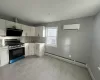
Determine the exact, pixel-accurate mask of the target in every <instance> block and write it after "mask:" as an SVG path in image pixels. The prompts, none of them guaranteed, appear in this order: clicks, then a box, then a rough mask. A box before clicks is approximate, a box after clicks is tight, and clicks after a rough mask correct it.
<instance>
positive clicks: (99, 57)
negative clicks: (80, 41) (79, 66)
mask: <svg viewBox="0 0 100 80" xmlns="http://www.w3.org/2000/svg"><path fill="white" fill-rule="evenodd" d="M99 65H100V13H99V14H97V15H96V17H95V20H94V29H93V45H92V54H91V57H90V62H89V67H90V68H91V70H92V72H93V75H94V77H95V80H100V71H99V70H98V68H97V67H98V66H99Z"/></svg>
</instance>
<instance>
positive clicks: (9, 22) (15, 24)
mask: <svg viewBox="0 0 100 80" xmlns="http://www.w3.org/2000/svg"><path fill="white" fill-rule="evenodd" d="M13 26H16V29H22V24H19V23H15V22H12V21H7V20H6V28H13Z"/></svg>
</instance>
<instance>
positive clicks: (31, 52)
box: [29, 43, 34, 55]
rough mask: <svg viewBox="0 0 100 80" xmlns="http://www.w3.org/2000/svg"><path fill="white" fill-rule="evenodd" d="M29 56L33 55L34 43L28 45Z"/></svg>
mask: <svg viewBox="0 0 100 80" xmlns="http://www.w3.org/2000/svg"><path fill="white" fill-rule="evenodd" d="M29 55H34V43H29Z"/></svg>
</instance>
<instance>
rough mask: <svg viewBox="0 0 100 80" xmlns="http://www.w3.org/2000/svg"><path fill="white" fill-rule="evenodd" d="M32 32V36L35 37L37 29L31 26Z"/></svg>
mask: <svg viewBox="0 0 100 80" xmlns="http://www.w3.org/2000/svg"><path fill="white" fill-rule="evenodd" d="M30 31H31V36H35V27H33V26H31V27H30Z"/></svg>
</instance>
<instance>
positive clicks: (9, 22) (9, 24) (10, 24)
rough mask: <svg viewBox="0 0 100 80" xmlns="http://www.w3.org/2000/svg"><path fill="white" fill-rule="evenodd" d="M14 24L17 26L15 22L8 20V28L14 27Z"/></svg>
mask: <svg viewBox="0 0 100 80" xmlns="http://www.w3.org/2000/svg"><path fill="white" fill-rule="evenodd" d="M13 26H15V22H12V21H7V20H6V28H13Z"/></svg>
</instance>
